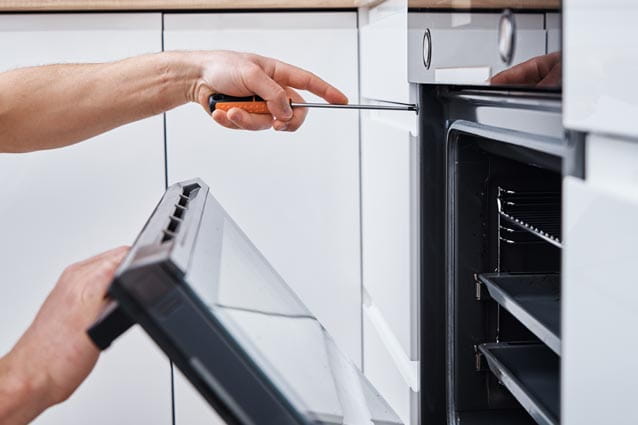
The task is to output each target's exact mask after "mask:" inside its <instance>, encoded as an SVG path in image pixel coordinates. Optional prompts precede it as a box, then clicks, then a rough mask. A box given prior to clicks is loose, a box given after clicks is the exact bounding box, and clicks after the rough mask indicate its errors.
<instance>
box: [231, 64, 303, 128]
mask: <svg viewBox="0 0 638 425" xmlns="http://www.w3.org/2000/svg"><path fill="white" fill-rule="evenodd" d="M242 78H243V79H244V85H245V86H246V88H248V90H250V91H251V92H253V93H256V94H257V95H259V96H260V97H261V98H262V99H264V100H265V101H266V105H268V109H269V110H270V112H272V115H273V116H274V117H277V118H279V119H282V120H289V119H290V118H292V108H291V107H290V101H289V99H288V96H286V91H285V90H284V88H283V87H282V86H281V85H279V84H278V83H277V82H275V81H274V80H273V79H272V78H270V76H269V75H268V74H266V71H264V69H263V68H262V67H261V66H259V65H258V64H254V65H253V66H250V67H245V68H244V71H243V73H242Z"/></svg>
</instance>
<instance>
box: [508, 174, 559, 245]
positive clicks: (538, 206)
mask: <svg viewBox="0 0 638 425" xmlns="http://www.w3.org/2000/svg"><path fill="white" fill-rule="evenodd" d="M496 201H497V206H498V214H499V216H500V218H501V219H502V220H499V237H500V239H501V240H502V241H504V242H506V243H517V242H531V241H530V240H529V238H527V239H526V238H525V235H524V234H523V235H521V231H522V232H523V233H527V234H531V235H534V236H535V237H537V238H540V239H543V240H545V241H547V242H549V243H550V244H552V245H554V246H557V247H559V248H561V247H562V242H561V239H560V234H561V194H560V192H551V191H518V190H511V189H506V188H503V187H500V186H499V188H498V195H497V200H496ZM510 226H513V227H510Z"/></svg>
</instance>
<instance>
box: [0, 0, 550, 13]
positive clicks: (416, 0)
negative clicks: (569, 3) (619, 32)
mask: <svg viewBox="0 0 638 425" xmlns="http://www.w3.org/2000/svg"><path fill="white" fill-rule="evenodd" d="M379 3H381V0H288V1H282V0H279V1H277V0H22V1H19V0H0V12H47V11H50V12H59V11H66V12H73V11H92V10H96V11H98V10H99V11H117V10H127V11H128V10H130V11H144V10H152V11H157V10H240V9H253V10H259V9H354V8H356V7H360V6H373V5H376V4H379ZM408 5H409V7H410V8H423V9H469V8H472V9H503V8H506V7H510V8H512V9H549V10H554V9H560V0H408Z"/></svg>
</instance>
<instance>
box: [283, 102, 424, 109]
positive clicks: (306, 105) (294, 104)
mask: <svg viewBox="0 0 638 425" xmlns="http://www.w3.org/2000/svg"><path fill="white" fill-rule="evenodd" d="M290 106H292V107H293V108H331V109H371V110H379V111H416V110H417V108H416V105H357V104H347V105H336V104H332V103H297V102H290Z"/></svg>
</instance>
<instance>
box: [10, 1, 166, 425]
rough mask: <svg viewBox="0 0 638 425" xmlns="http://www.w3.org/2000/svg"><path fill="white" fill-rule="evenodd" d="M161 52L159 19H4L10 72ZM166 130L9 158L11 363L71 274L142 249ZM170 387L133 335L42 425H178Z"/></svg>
mask: <svg viewBox="0 0 638 425" xmlns="http://www.w3.org/2000/svg"><path fill="white" fill-rule="evenodd" d="M158 50H161V16H160V14H157V13H151V14H77V15H74V14H51V15H37V14H28V15H6V14H5V15H1V16H0V68H1V69H2V70H7V69H11V68H15V67H20V66H26V65H38V64H46V63H62V62H96V61H107V60H114V59H118V58H124V57H127V56H131V55H136V54H141V53H146V52H153V51H158ZM46 106H47V102H46V99H43V102H42V107H43V108H46ZM72 107H73V105H69V108H72ZM34 125H37V117H34ZM162 128H163V127H162V118H161V117H153V118H149V119H146V120H143V121H140V122H137V123H134V124H131V125H128V126H125V127H123V128H120V129H117V130H114V131H111V132H108V133H106V134H104V135H102V136H99V137H95V138H94V139H92V140H90V141H87V142H85V143H81V144H79V145H75V146H71V147H68V148H64V149H57V150H50V151H45V152H37V153H30V154H19V155H14V154H2V155H0V177H1V179H2V182H3V184H2V187H1V188H0V196H1V197H2V202H0V217H1V219H2V222H3V223H5V226H4V231H3V234H2V244H1V245H0V257H1V258H2V269H1V270H0V285H1V286H2V308H1V309H0V334H1V335H2V339H1V340H0V352H1V353H3V354H4V353H6V352H7V351H8V350H9V349H10V348H11V346H12V345H13V344H14V343H15V342H16V340H17V339H18V337H19V336H20V335H21V333H22V332H23V331H24V330H25V329H26V328H27V326H28V325H29V323H30V322H31V320H32V319H33V317H34V316H35V314H36V312H37V310H38V308H39V307H40V305H41V303H42V302H43V301H44V299H45V297H46V295H47V293H48V292H49V291H50V289H51V288H52V287H53V285H54V284H55V282H56V281H57V279H58V277H59V275H60V273H61V272H62V270H63V269H64V267H66V266H67V265H69V264H71V263H72V262H75V261H78V260H82V259H84V258H86V257H89V256H91V255H94V254H97V253H99V252H101V251H104V250H107V249H110V248H113V247H116V246H119V245H123V244H130V243H132V242H133V240H134V238H135V237H136V235H137V233H138V232H139V230H140V229H141V228H142V226H143V225H144V223H145V221H146V218H147V217H148V215H149V214H150V212H151V211H152V210H153V207H154V206H155V204H156V202H157V201H158V200H159V197H160V196H161V194H162V192H163V188H164V157H163V129H162ZM169 377H170V375H169V366H168V361H167V359H166V357H165V356H164V355H163V354H162V353H161V352H160V351H159V350H158V349H157V348H155V344H153V343H152V342H151V341H150V339H149V338H148V337H147V336H146V335H145V334H143V333H142V332H141V331H140V330H139V329H135V330H132V331H129V332H128V333H127V334H125V335H124V336H123V337H122V338H121V339H120V340H118V341H117V342H116V343H115V344H114V345H113V346H112V347H111V348H110V349H109V350H107V351H106V352H105V353H104V354H103V355H102V356H101V359H100V361H99V362H98V364H97V366H96V368H95V370H94V371H93V373H92V374H91V375H90V376H89V378H88V379H87V380H86V381H85V382H84V383H83V384H82V385H81V386H80V388H79V389H78V390H77V392H76V393H75V394H74V395H73V396H72V397H71V398H70V399H69V400H68V401H66V402H65V403H63V404H61V405H59V406H56V407H53V408H51V409H50V410H48V411H47V412H45V413H44V414H43V415H41V416H40V417H39V418H38V419H36V421H35V422H34V423H36V424H42V425H43V424H51V425H52V424H72V423H90V424H94V425H100V424H104V425H106V424H115V423H120V424H124V423H152V424H168V423H170V417H171V415H170V380H169Z"/></svg>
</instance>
